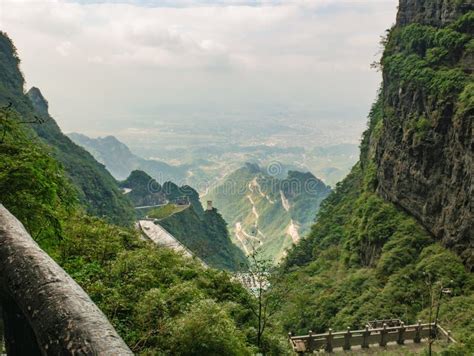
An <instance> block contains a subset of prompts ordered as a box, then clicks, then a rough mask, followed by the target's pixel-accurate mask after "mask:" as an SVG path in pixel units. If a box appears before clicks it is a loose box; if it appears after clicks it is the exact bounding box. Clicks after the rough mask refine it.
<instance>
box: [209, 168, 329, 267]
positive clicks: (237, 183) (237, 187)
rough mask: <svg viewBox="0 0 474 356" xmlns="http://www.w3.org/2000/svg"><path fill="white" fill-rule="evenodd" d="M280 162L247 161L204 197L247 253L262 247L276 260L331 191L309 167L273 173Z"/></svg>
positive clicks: (275, 261) (303, 230)
mask: <svg viewBox="0 0 474 356" xmlns="http://www.w3.org/2000/svg"><path fill="white" fill-rule="evenodd" d="M279 167H280V166H276V165H273V166H271V167H267V169H265V168H262V167H260V166H258V165H256V164H251V163H247V164H246V165H245V166H244V167H243V168H240V169H238V170H236V171H234V172H233V173H231V174H230V175H228V176H227V177H226V178H225V179H224V180H223V181H222V182H221V183H220V185H218V186H217V187H215V188H213V189H211V190H210V191H209V193H208V194H207V195H206V196H205V197H203V199H205V200H211V201H212V202H213V204H214V206H215V207H216V208H217V209H219V211H221V213H222V215H223V217H224V218H225V219H226V221H227V222H228V224H229V230H230V233H231V236H232V238H233V241H234V243H236V244H237V245H238V246H239V247H240V248H241V249H242V250H243V251H244V252H245V253H246V254H247V255H249V254H251V253H252V251H254V250H261V251H262V255H263V256H264V257H265V258H267V259H269V260H271V261H273V262H274V263H277V262H278V261H280V260H281V259H282V258H283V257H284V256H285V255H286V249H288V248H290V247H291V246H292V245H293V244H296V243H298V241H299V239H300V236H302V235H304V234H305V233H306V232H307V231H308V230H309V227H310V225H311V224H312V222H313V220H314V216H315V214H316V212H317V211H318V208H319V206H320V204H321V202H322V201H323V200H324V198H325V197H326V196H327V195H328V194H329V193H330V188H329V187H328V186H326V185H325V184H324V183H323V182H321V181H320V180H318V179H317V178H316V177H314V176H313V175H312V174H311V173H301V172H296V171H289V172H288V175H287V176H286V177H285V178H278V177H276V176H275V173H277V174H278V176H280V175H281V173H280V172H279V170H280V168H279ZM276 168H278V172H277V169H276Z"/></svg>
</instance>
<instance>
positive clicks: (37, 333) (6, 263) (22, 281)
mask: <svg viewBox="0 0 474 356" xmlns="http://www.w3.org/2000/svg"><path fill="white" fill-rule="evenodd" d="M0 293H1V294H2V296H1V298H2V301H3V302H4V303H5V304H4V305H3V307H4V309H5V310H4V312H3V314H4V321H5V328H6V330H5V334H6V335H7V344H8V348H9V355H20V354H21V355H30V354H31V355H35V353H34V352H33V351H32V352H33V353H23V352H22V350H20V349H19V348H23V347H32V349H31V350H33V349H34V343H31V342H29V346H28V345H20V344H23V343H28V342H27V341H25V340H29V339H30V338H32V337H33V335H32V333H31V331H32V332H33V334H34V339H35V340H36V345H37V347H38V350H39V352H40V353H41V354H43V355H70V354H74V355H99V354H100V355H132V353H131V351H130V349H129V348H128V347H127V346H126V345H125V343H124V342H123V340H122V339H121V338H120V336H118V334H117V333H116V331H115V330H114V328H113V327H112V325H111V324H110V323H109V321H108V320H107V318H106V317H105V316H104V314H103V313H102V312H101V311H100V310H99V308H97V306H96V305H95V304H94V303H93V302H92V300H91V299H90V298H89V296H88V295H87V294H86V293H85V292H84V290H83V289H82V288H81V287H80V286H79V285H78V284H77V283H76V282H75V281H74V280H73V279H72V278H71V277H70V276H69V275H68V274H67V273H66V272H64V270H63V269H61V267H59V266H58V265H57V264H56V263H55V262H54V261H53V260H52V259H51V258H50V257H49V256H48V255H47V254H46V253H45V252H44V251H43V250H41V248H40V247H39V246H38V245H37V244H36V243H35V242H34V241H33V239H32V238H31V237H30V235H29V234H28V233H27V231H26V230H25V228H24V227H23V225H22V224H21V223H20V222H19V221H18V220H17V219H16V218H15V217H14V216H13V215H12V214H10V212H9V211H8V210H7V209H5V208H4V207H3V205H1V204H0ZM25 324H26V325H25ZM24 338H26V339H24Z"/></svg>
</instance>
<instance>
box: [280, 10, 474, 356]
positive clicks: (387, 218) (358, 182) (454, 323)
mask: <svg viewBox="0 0 474 356" xmlns="http://www.w3.org/2000/svg"><path fill="white" fill-rule="evenodd" d="M472 24H473V13H472V12H470V13H468V14H466V15H465V16H463V18H461V19H460V20H459V21H457V22H455V23H454V24H452V25H451V26H450V27H449V28H441V29H439V28H434V27H430V26H423V25H418V24H412V25H408V26H406V27H403V28H399V27H395V28H394V29H392V31H391V32H390V34H389V37H388V40H387V43H386V50H385V53H384V55H383V59H382V68H383V72H384V83H383V86H382V90H381V93H380V95H379V97H378V100H377V101H376V103H375V104H374V105H373V107H372V110H371V113H370V115H369V124H368V129H367V131H366V132H365V133H364V135H363V140H362V143H361V156H360V162H359V163H358V164H357V165H356V166H355V167H354V168H353V169H352V172H351V173H350V174H349V175H348V176H347V177H346V178H345V179H344V180H343V181H342V182H341V183H339V184H338V185H337V187H336V189H335V191H334V192H333V193H332V194H331V195H330V196H329V197H328V198H327V199H326V200H325V201H324V202H323V204H322V205H321V209H320V212H319V214H318V220H317V222H316V224H315V225H314V226H313V227H312V230H311V232H310V234H309V236H308V237H307V238H305V239H303V240H302V241H301V242H300V244H299V245H298V246H296V247H295V248H293V249H292V250H291V251H290V252H289V254H288V256H287V258H286V259H285V261H284V263H283V265H282V267H281V269H280V275H281V278H282V280H281V282H279V284H280V286H281V288H282V290H283V291H282V292H280V293H282V294H285V293H286V292H285V291H286V289H287V288H289V289H290V290H292V291H293V292H292V293H290V294H286V295H287V298H286V300H285V303H284V304H283V305H282V307H281V309H280V311H279V313H278V315H277V320H278V321H279V323H280V325H281V326H282V328H283V330H282V331H281V332H288V331H290V330H292V331H295V332H297V333H306V332H307V330H310V329H311V330H313V331H317V332H324V331H327V329H328V328H332V329H333V330H345V328H346V327H348V326H349V327H352V328H360V327H362V326H364V325H365V324H366V322H367V321H369V320H371V319H382V318H392V317H396V318H401V319H402V320H404V321H405V322H408V323H413V322H416V320H417V319H422V320H424V321H427V320H428V313H429V309H430V288H429V287H428V285H432V286H433V290H435V291H436V293H437V292H438V291H439V288H441V287H442V286H444V287H450V288H452V290H453V294H452V295H451V296H449V297H444V300H443V304H442V307H441V312H440V323H441V324H442V325H443V326H444V327H446V328H448V329H451V330H452V331H453V335H454V337H455V338H456V339H457V340H458V341H460V342H461V343H460V344H458V345H456V346H451V347H449V348H448V349H446V350H443V351H442V353H443V354H444V355H467V354H471V353H472V352H474V337H473V335H474V333H473V330H474V312H473V310H474V309H473V307H472V306H473V305H474V276H473V274H472V273H471V272H470V271H469V270H468V269H467V268H466V266H465V265H464V264H463V261H462V260H461V258H460V257H459V256H457V255H456V254H455V253H453V252H452V251H450V250H448V249H446V248H445V247H443V246H442V245H441V244H440V243H439V242H437V241H436V240H435V239H434V238H433V237H432V236H431V235H430V234H429V233H428V232H427V231H426V230H425V229H424V228H423V227H422V226H421V225H420V224H419V223H418V222H417V221H416V220H415V219H414V218H413V217H411V216H409V215H408V214H407V213H406V212H404V211H402V210H401V209H399V208H397V207H396V206H395V205H393V204H392V203H390V202H388V201H386V200H384V199H383V198H382V197H381V196H380V195H379V194H378V192H377V187H378V179H379V177H378V172H377V169H378V166H377V149H378V148H379V147H378V145H383V141H382V140H383V131H384V130H385V129H386V127H387V126H393V127H397V126H398V127H400V126H401V125H406V127H403V130H404V132H403V134H404V135H408V134H413V136H414V137H415V138H416V139H415V141H418V143H416V142H415V144H419V143H420V141H422V140H427V139H428V138H429V137H432V136H433V135H434V134H435V133H434V126H435V123H436V122H437V121H436V120H438V116H441V115H444V116H446V117H448V118H451V117H453V118H456V117H459V116H461V115H463V116H465V115H472V112H473V111H472V110H473V101H472V100H473V99H472V98H473V95H472V94H473V91H472V74H470V71H468V70H465V67H464V66H465V63H466V62H465V58H466V53H467V52H468V51H469V48H470V46H471V41H472ZM415 96H416V97H417V98H418V99H419V98H422V99H421V100H423V103H424V104H425V105H426V106H425V107H427V108H429V113H426V112H423V111H422V110H419V109H418V107H417V106H416V105H413V104H414V103H415V101H410V100H411V98H414V97H415ZM405 98H407V99H406V100H405ZM403 100H405V101H403ZM418 101H419V100H418ZM394 103H396V104H394ZM397 105H398V106H397ZM404 105H405V106H404ZM400 106H401V107H402V109H400ZM428 114H430V115H431V116H427V115H428ZM276 288H277V290H278V286H276ZM275 293H279V292H278V291H275Z"/></svg>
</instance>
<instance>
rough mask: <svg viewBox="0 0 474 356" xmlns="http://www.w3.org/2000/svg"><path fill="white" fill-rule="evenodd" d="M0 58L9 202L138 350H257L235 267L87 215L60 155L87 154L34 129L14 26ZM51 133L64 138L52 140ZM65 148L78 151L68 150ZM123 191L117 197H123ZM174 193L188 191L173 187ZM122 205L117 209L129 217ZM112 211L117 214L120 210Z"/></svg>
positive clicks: (3, 194)
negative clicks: (206, 264)
mask: <svg viewBox="0 0 474 356" xmlns="http://www.w3.org/2000/svg"><path fill="white" fill-rule="evenodd" d="M0 62H1V65H2V70H1V71H0V76H1V77H0V93H1V95H2V97H1V99H2V103H1V104H2V107H1V108H0V128H1V136H0V203H1V204H3V205H4V206H5V207H6V208H7V209H8V210H10V211H11V212H12V213H13V214H14V215H15V216H16V217H17V218H18V219H19V220H20V221H21V222H22V223H23V224H24V225H25V227H26V229H27V230H28V232H29V233H30V234H31V236H32V237H33V238H34V239H35V241H36V242H37V243H38V244H39V245H40V246H41V247H42V248H43V249H44V250H45V251H46V252H48V254H49V255H50V256H52V257H53V258H54V259H55V260H56V261H57V262H58V263H59V264H60V265H61V266H62V267H63V268H64V269H65V270H66V272H68V273H69V274H70V275H71V276H72V277H73V278H74V279H75V280H76V281H77V282H78V283H79V284H80V285H81V286H82V287H83V288H84V289H85V291H86V292H87V293H88V294H89V295H90V296H91V298H92V299H93V301H94V302H95V303H96V304H97V305H98V306H99V307H100V309H101V310H102V311H103V312H104V313H105V314H106V316H107V317H108V318H109V320H110V321H111V322H112V324H113V325H114V326H115V328H116V329H117V331H118V332H119V333H120V335H121V336H122V337H123V339H124V340H125V341H126V343H127V344H128V346H129V347H130V348H131V350H132V351H133V352H134V353H136V354H146V355H150V354H152V355H162V354H166V355H170V354H173V355H186V354H189V350H193V352H194V353H195V354H202V355H204V354H205V355H251V354H253V353H254V352H255V350H256V333H255V325H256V323H257V320H256V317H255V315H254V314H253V313H252V312H251V310H252V308H253V309H254V308H255V300H254V298H252V296H251V295H250V294H249V293H248V292H247V291H246V290H245V289H244V288H243V287H242V286H241V285H240V284H239V283H236V282H232V281H231V277H230V275H229V274H228V273H226V272H222V271H218V270H214V269H206V270H205V269H203V268H202V266H200V265H199V264H197V263H196V262H194V261H193V260H191V259H186V258H184V257H182V256H180V255H178V254H176V253H174V252H172V251H170V250H168V249H166V248H157V247H156V246H155V245H153V244H151V243H148V242H145V241H143V239H142V238H140V236H139V234H138V233H137V231H136V230H134V229H131V228H126V227H119V226H116V225H111V224H110V223H108V222H106V221H105V220H103V219H100V218H98V217H92V216H88V215H86V214H85V211H84V209H83V207H82V203H84V201H83V200H81V199H78V197H81V192H80V190H79V189H78V187H76V181H75V180H74V177H73V176H71V174H70V172H68V171H66V169H65V168H66V167H65V166H63V164H62V163H60V161H59V158H61V157H63V158H64V157H69V158H70V159H73V158H75V157H76V158H77V157H82V156H81V155H79V156H76V155H75V151H74V150H72V148H71V147H76V146H71V144H70V143H69V141H67V140H65V139H64V138H63V137H61V136H59V134H60V132H59V131H57V130H56V129H54V130H52V132H49V131H48V128H45V129H44V130H45V132H43V134H44V135H45V136H44V137H43V136H42V138H40V137H38V135H37V134H36V133H35V131H33V130H31V129H30V126H29V125H30V124H29V122H30V121H34V120H36V119H35V116H34V115H38V116H39V115H40V113H38V114H35V113H34V111H33V110H32V107H31V103H29V101H28V99H27V98H26V96H25V95H24V94H23V88H22V85H23V82H24V81H23V77H22V76H21V74H20V71H19V68H18V65H19V59H18V57H17V54H16V50H15V48H14V46H13V45H12V43H11V41H10V39H9V38H8V37H7V36H6V35H5V34H4V33H1V35H0ZM10 102H11V103H12V104H11V105H9V104H8V103H10ZM46 119H47V120H48V118H46ZM38 125H41V123H40V122H38ZM50 125H53V123H50ZM38 132H42V131H40V130H39V129H38ZM53 133H54V135H53ZM50 134H51V135H53V137H56V138H57V139H58V141H52V143H51V144H52V145H49V144H48V142H49V141H48V139H52V138H51V137H50V136H49V135H50ZM58 142H60V143H64V145H62V144H59V143H58ZM56 143H57V145H56ZM62 149H64V150H65V152H67V153H68V154H65V155H64V156H62V153H63V152H62ZM69 149H71V150H72V151H68V150H69ZM78 152H85V151H82V149H79V151H78ZM84 157H86V158H87V157H90V156H87V155H85V156H84ZM93 162H95V161H93ZM89 163H90V161H89ZM91 164H92V163H91ZM94 164H97V163H94ZM84 165H85V167H87V169H86V168H84V170H82V171H81V172H83V173H84V174H85V172H88V174H89V175H85V176H82V175H81V176H78V177H76V178H80V179H82V181H81V182H82V183H81V184H84V185H83V186H82V187H83V188H84V189H86V188H87V187H88V186H87V184H86V182H87V181H88V180H91V181H92V183H91V184H93V183H94V182H96V181H97V182H101V181H102V178H103V177H101V176H100V174H99V175H96V173H97V171H95V170H94V169H92V168H91V167H97V166H94V165H92V166H89V165H88V163H85V164H84ZM99 167H100V166H99ZM89 168H90V169H89ZM102 169H103V167H102ZM76 172H79V171H76ZM112 182H114V181H112ZM114 184H115V183H114ZM94 187H95V186H94ZM94 189H95V188H94ZM114 189H115V190H116V192H117V194H118V195H117V197H120V196H122V193H121V192H120V190H119V189H118V188H117V187H116V186H115V188H114ZM170 192H171V193H172V194H178V193H177V192H176V191H174V190H173V187H171V188H170ZM109 197H110V196H109ZM82 198H83V197H82ZM120 200H121V199H120ZM120 200H118V201H120ZM81 202H82V203H81ZM85 203H90V202H88V201H87V202H85ZM114 203H117V202H114V201H112V202H111V203H110V204H112V206H114V205H113V204H114ZM100 206H101V205H99V207H100ZM88 207H90V206H88ZM120 211H122V210H119V211H118V214H119V215H117V217H119V219H118V220H119V222H121V223H122V222H124V220H123V219H122V218H123V215H120ZM127 211H128V210H127ZM109 212H110V211H109ZM115 212H116V211H114V210H112V211H111V214H115ZM108 217H109V218H111V220H113V218H114V215H110V216H108ZM25 292H26V291H25ZM0 298H2V296H0ZM2 331H3V330H2V323H1V322H0V332H2ZM282 339H283V340H284V338H280V337H278V336H275V335H268V336H267V337H266V338H265V339H264V340H263V343H262V348H263V349H266V350H270V349H273V350H276V351H274V352H275V353H276V354H281V352H284V350H285V344H282V343H281V340H282Z"/></svg>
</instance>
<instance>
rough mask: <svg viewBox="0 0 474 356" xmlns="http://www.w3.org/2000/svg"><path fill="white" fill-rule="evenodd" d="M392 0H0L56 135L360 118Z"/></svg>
mask: <svg viewBox="0 0 474 356" xmlns="http://www.w3.org/2000/svg"><path fill="white" fill-rule="evenodd" d="M397 3H398V1H396V0H380V1H377V0H373V1H356V0H353V1H344V0H313V1H311V0H292V1H271V0H261V1H250V0H241V1H240V0H226V1H224V0H222V1H211V0H207V1H198V0H182V1H171V0H153V1H151V0H142V1H116V0H110V1H107V0H105V1H85V0H83V1H64V0H51V1H50V0H0V28H1V29H2V30H3V31H6V32H7V33H8V34H9V35H10V37H11V38H12V40H13V41H14V43H15V45H16V46H17V48H18V51H19V54H20V57H21V59H22V70H23V72H24V74H25V77H26V79H27V86H28V87H29V86H33V85H34V86H38V87H39V88H40V89H41V90H42V92H43V94H44V95H45V97H46V98H47V99H48V100H49V102H50V111H51V112H52V114H53V116H54V117H55V118H56V119H57V120H58V122H59V124H60V125H61V127H62V128H63V130H64V131H66V132H69V131H79V132H84V133H89V134H103V133H106V132H110V133H114V132H117V131H118V130H120V129H123V128H125V127H143V126H145V125H146V124H147V122H148V121H149V120H155V119H157V118H158V119H160V120H183V121H184V120H193V121H194V122H199V120H204V119H211V120H212V119H218V120H225V119H228V120H231V119H258V118H264V119H267V118H271V117H272V115H276V114H278V113H280V115H281V113H283V115H286V114H288V115H289V116H291V117H293V118H296V119H297V118H298V117H299V116H301V117H305V118H306V119H308V118H311V119H314V120H315V122H317V120H318V119H321V118H324V119H327V118H335V119H336V118H337V119H346V120H365V117H366V115H367V112H368V109H369V107H370V104H371V102H372V101H373V100H374V98H375V93H376V90H377V88H378V85H379V82H380V73H377V72H376V71H374V70H372V69H370V63H371V62H373V61H374V60H376V59H377V58H378V57H379V56H380V46H379V44H378V42H379V38H380V36H381V35H383V34H384V31H385V30H386V29H387V28H389V27H390V26H391V25H392V24H393V22H394V20H395V16H396V6H397Z"/></svg>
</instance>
